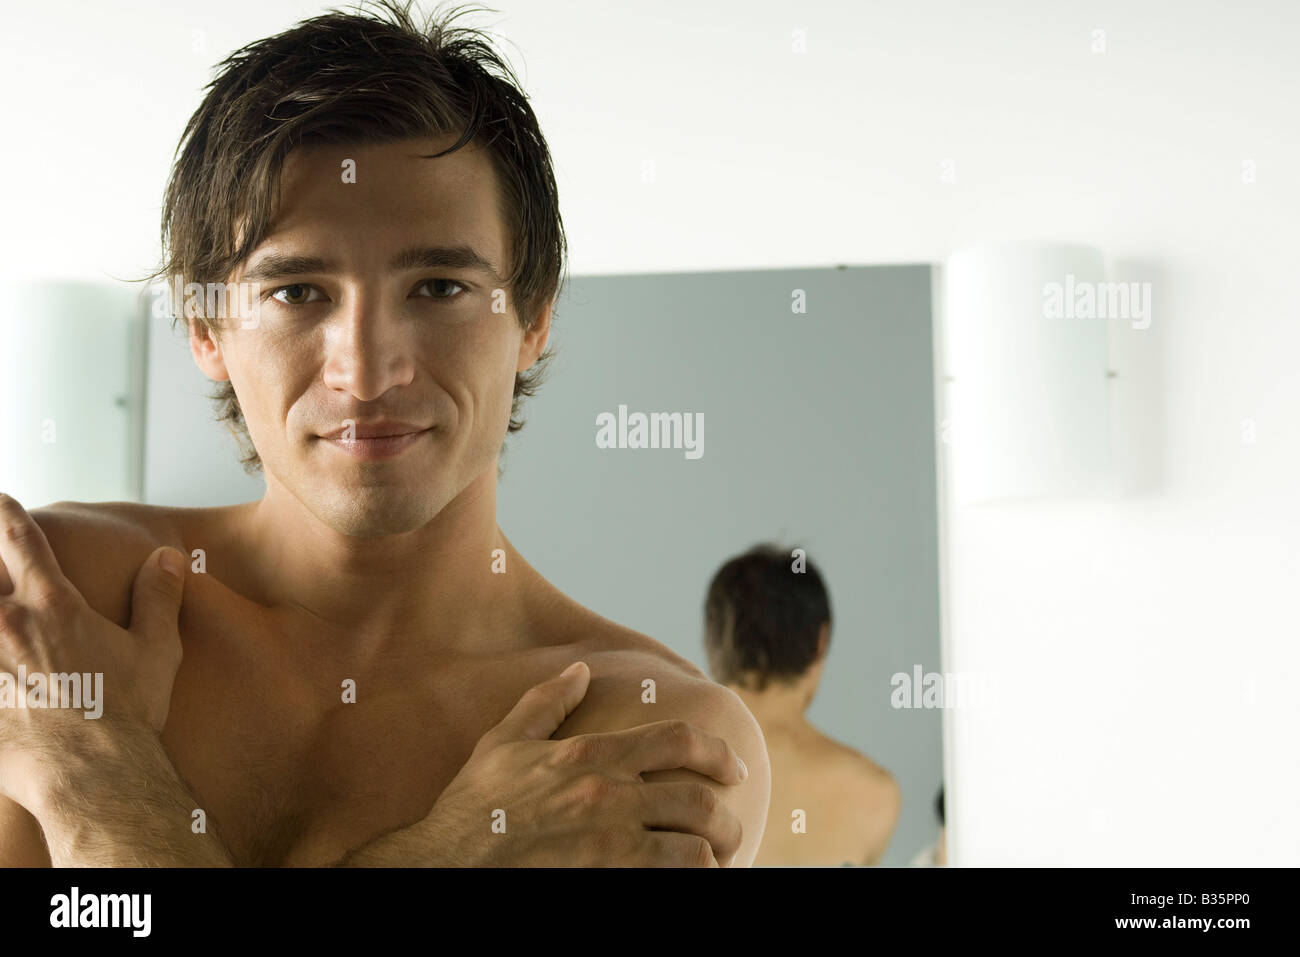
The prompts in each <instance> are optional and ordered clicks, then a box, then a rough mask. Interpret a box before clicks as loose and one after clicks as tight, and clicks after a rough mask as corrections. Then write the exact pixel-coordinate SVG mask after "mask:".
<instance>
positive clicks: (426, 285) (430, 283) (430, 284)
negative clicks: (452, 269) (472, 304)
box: [415, 279, 468, 299]
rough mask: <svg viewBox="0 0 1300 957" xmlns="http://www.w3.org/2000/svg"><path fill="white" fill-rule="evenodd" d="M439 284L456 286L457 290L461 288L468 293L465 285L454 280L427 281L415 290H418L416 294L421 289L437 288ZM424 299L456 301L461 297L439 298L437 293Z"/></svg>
mask: <svg viewBox="0 0 1300 957" xmlns="http://www.w3.org/2000/svg"><path fill="white" fill-rule="evenodd" d="M438 283H446V284H448V285H452V286H456V287H457V288H459V289H463V290H465V291H466V292H468V289H467V287H466V286H465V285H464V284H463V283H459V282H457V281H456V280H454V279H426V280H425V281H424V282H422V283H420V284H419V285H418V286H416V287H415V289H416V292H419V291H420V290H421V289H425V288H432V287H433V286H435V285H436V284H438ZM422 298H426V299H456V298H459V297H458V296H457V295H450V296H439V295H437V294H436V293H435V294H434V295H431V296H425V297H422Z"/></svg>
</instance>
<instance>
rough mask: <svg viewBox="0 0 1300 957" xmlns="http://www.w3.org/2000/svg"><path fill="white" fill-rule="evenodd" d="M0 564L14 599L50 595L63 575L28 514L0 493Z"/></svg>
mask: <svg viewBox="0 0 1300 957" xmlns="http://www.w3.org/2000/svg"><path fill="white" fill-rule="evenodd" d="M0 561H3V562H4V563H5V567H6V568H7V569H8V571H9V578H10V579H11V580H12V581H13V585H14V592H13V597H14V598H19V599H21V598H23V597H30V596H33V595H52V594H54V592H56V591H57V590H58V589H59V587H60V585H62V584H63V581H64V578H63V571H62V569H60V568H59V563H58V560H57V559H55V557H54V552H53V551H52V550H51V549H50V543H49V541H48V540H47V539H46V538H45V533H44V532H43V531H41V527H40V526H39V525H37V524H36V520H35V519H33V518H32V517H31V516H30V515H28V514H27V510H26V509H25V508H23V507H22V506H21V505H19V504H18V501H17V499H14V498H12V497H10V496H8V495H6V494H4V493H3V492H0Z"/></svg>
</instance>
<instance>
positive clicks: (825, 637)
mask: <svg viewBox="0 0 1300 957" xmlns="http://www.w3.org/2000/svg"><path fill="white" fill-rule="evenodd" d="M830 643H831V623H830V622H829V621H824V622H822V627H821V631H820V632H818V634H817V658H816V660H817V661H821V660H822V659H823V658H825V657H826V649H827V648H828V647H830Z"/></svg>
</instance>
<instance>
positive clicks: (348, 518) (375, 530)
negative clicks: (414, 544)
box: [316, 488, 438, 538]
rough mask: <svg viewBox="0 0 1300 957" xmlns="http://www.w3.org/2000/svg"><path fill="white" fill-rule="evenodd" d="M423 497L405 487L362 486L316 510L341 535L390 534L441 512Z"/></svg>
mask: <svg viewBox="0 0 1300 957" xmlns="http://www.w3.org/2000/svg"><path fill="white" fill-rule="evenodd" d="M437 514H438V512H437V509H434V508H432V506H431V505H430V504H429V503H428V502H427V501H426V500H425V499H423V498H421V499H415V498H412V496H411V495H410V493H409V491H403V490H401V489H394V490H383V489H375V488H368V489H361V490H358V491H354V492H352V493H351V494H350V495H349V496H348V497H347V498H346V499H345V500H339V501H333V502H330V503H329V504H327V505H324V506H323V507H321V508H319V509H317V510H316V516H317V517H318V518H319V519H320V520H321V521H323V522H324V523H325V524H326V525H328V526H329V527H330V528H332V529H333V530H334V531H336V532H338V533H339V534H340V535H348V536H350V537H352V538H386V537H388V536H390V535H402V534H404V533H406V532H413V531H415V530H416V529H419V528H423V527H424V526H425V525H427V524H429V522H430V521H431V520H432V519H433V518H434V516H435V515H437Z"/></svg>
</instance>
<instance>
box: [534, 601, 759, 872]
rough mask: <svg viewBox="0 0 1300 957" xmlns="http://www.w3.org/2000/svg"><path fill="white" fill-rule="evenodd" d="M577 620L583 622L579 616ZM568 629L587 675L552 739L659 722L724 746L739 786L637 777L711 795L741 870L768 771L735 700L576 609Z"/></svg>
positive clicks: (752, 843)
mask: <svg viewBox="0 0 1300 957" xmlns="http://www.w3.org/2000/svg"><path fill="white" fill-rule="evenodd" d="M584 613H585V614H584ZM573 623H574V624H579V623H581V627H582V629H583V630H582V631H581V633H582V634H583V635H584V637H583V639H582V640H581V641H578V642H576V643H575V644H574V646H573V651H574V653H575V654H574V658H575V660H577V659H579V658H580V659H581V660H583V661H586V662H587V664H588V665H589V666H590V668H591V683H590V685H589V686H588V690H587V695H586V697H585V698H583V701H582V704H581V705H579V707H578V708H577V710H575V711H574V712H573V714H572V715H570V716H569V719H568V720H567V721H566V722H565V723H564V724H563V725H561V726H560V728H559V730H558V731H557V732H556V733H555V735H554V736H553V737H556V738H567V737H572V736H573V735H576V734H585V733H598V732H605V731H622V730H626V729H629V728H634V727H637V726H639V725H645V724H651V723H653V722H656V721H663V720H674V719H675V720H681V721H685V722H687V723H689V724H691V725H693V726H694V727H696V728H698V729H700V730H701V731H705V732H707V733H709V734H713V735H716V736H718V737H720V738H722V740H724V741H726V742H727V744H728V745H730V747H731V748H732V750H733V751H735V752H736V754H738V755H739V756H740V758H741V760H742V761H744V762H745V765H746V766H747V767H748V768H749V777H748V778H747V779H746V780H745V781H744V782H743V783H741V784H739V785H730V786H727V787H725V788H722V787H720V786H719V785H717V784H716V782H713V781H711V780H708V779H706V778H704V777H702V776H699V775H696V774H694V772H691V771H687V770H685V769H681V768H675V769H670V770H662V771H653V772H643V774H642V777H643V779H644V780H645V781H647V782H651V781H696V782H699V783H704V784H706V785H707V786H709V787H711V788H714V789H717V790H716V794H717V796H718V798H719V799H720V800H722V801H724V802H725V803H726V805H727V806H728V807H729V808H731V810H732V811H733V812H734V813H735V814H736V816H737V817H738V818H739V820H740V821H741V826H742V829H743V831H744V834H745V837H744V840H743V842H742V844H741V848H740V850H739V851H738V852H737V855H736V858H735V863H736V864H737V865H740V866H748V865H749V864H751V863H752V862H753V860H754V857H755V855H756V854H757V853H758V847H759V843H760V841H761V840H762V836H763V830H764V826H765V822H766V820H767V809H768V802H769V795H770V793H771V767H770V765H769V762H768V756H767V746H766V743H765V742H764V740H763V731H762V729H761V728H760V727H759V724H758V722H757V721H756V720H755V719H754V716H753V715H752V714H751V713H750V711H749V709H748V708H747V707H746V706H745V703H744V702H743V701H742V700H741V699H740V697H739V696H738V695H737V694H736V693H735V692H734V691H732V690H731V689H730V688H727V687H725V686H723V685H720V684H718V683H716V682H715V681H713V680H712V679H710V678H709V676H708V675H706V674H705V673H704V672H703V671H701V670H700V669H699V668H698V667H697V666H696V665H694V664H693V663H692V662H691V661H690V660H689V659H687V658H684V657H682V656H681V655H679V654H677V653H675V652H674V651H672V650H671V649H670V648H668V647H667V646H666V645H664V644H663V643H662V642H659V641H656V640H654V639H653V638H651V637H649V636H648V635H643V634H641V633H639V632H635V631H632V630H631V629H628V628H624V627H622V626H620V625H616V624H614V623H613V622H611V621H608V620H607V619H603V618H600V617H599V616H596V615H594V614H592V613H591V612H588V611H586V610H585V609H581V611H580V612H578V613H576V614H575V617H574V619H573Z"/></svg>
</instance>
